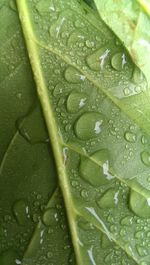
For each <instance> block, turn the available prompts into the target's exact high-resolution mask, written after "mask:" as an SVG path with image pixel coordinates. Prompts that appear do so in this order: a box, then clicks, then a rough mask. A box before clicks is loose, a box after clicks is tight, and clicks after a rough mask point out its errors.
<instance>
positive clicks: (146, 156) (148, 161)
mask: <svg viewBox="0 0 150 265" xmlns="http://www.w3.org/2000/svg"><path fill="white" fill-rule="evenodd" d="M141 160H142V162H143V163H144V165H145V166H148V167H150V153H149V152H147V151H143V152H141Z"/></svg>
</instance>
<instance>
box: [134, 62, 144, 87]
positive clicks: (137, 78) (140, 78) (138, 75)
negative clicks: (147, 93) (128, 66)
mask: <svg viewBox="0 0 150 265" xmlns="http://www.w3.org/2000/svg"><path fill="white" fill-rule="evenodd" d="M132 78H133V81H134V83H135V84H139V83H141V82H142V81H143V80H144V75H143V73H142V71H140V69H139V68H138V67H136V66H135V68H134V72H133V77H132Z"/></svg>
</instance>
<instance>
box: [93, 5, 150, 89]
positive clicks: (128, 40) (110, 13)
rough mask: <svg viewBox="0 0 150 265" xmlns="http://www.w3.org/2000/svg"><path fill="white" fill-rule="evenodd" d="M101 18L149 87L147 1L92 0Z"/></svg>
mask: <svg viewBox="0 0 150 265" xmlns="http://www.w3.org/2000/svg"><path fill="white" fill-rule="evenodd" d="M94 2H95V4H96V6H97V9H98V11H99V13H100V15H101V18H102V19H103V20H104V21H105V22H106V23H107V25H108V26H109V27H110V28H111V29H112V30H113V31H114V32H115V34H116V35H117V36H118V37H119V38H120V40H121V41H122V42H123V44H124V45H125V47H126V48H127V49H128V51H129V53H130V55H131V57H132V60H133V61H134V62H135V64H136V65H137V66H138V67H139V68H140V69H141V70H142V71H143V73H144V74H145V76H146V79H147V82H148V85H149V87H150V72H149V69H150V33H149V28H150V2H149V0H146V1H145V0H134V1H130V0H127V1H126V0H123V1H113V0H108V1H107V0H105V1H99V0H94Z"/></svg>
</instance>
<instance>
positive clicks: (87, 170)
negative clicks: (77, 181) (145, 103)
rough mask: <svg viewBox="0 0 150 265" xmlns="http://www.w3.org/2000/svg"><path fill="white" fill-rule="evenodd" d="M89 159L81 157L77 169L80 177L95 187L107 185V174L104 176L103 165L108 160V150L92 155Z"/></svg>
mask: <svg viewBox="0 0 150 265" xmlns="http://www.w3.org/2000/svg"><path fill="white" fill-rule="evenodd" d="M90 158H91V159H89V158H84V157H81V163H80V168H79V170H80V174H81V177H82V178H83V179H84V180H85V181H87V182H88V183H89V184H91V185H92V186H95V187H97V186H100V185H104V184H107V183H108V182H109V179H108V176H109V172H107V175H106V172H105V170H104V168H103V165H104V164H105V163H106V161H108V160H109V153H108V150H107V149H102V150H99V151H97V152H96V153H94V154H93V155H92V156H91V157H90ZM110 168H111V167H110ZM108 170H109V169H108ZM110 176H111V175H110Z"/></svg>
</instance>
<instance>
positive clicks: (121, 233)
mask: <svg viewBox="0 0 150 265" xmlns="http://www.w3.org/2000/svg"><path fill="white" fill-rule="evenodd" d="M126 234H127V231H126V230H125V229H123V228H122V229H120V236H126Z"/></svg>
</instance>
